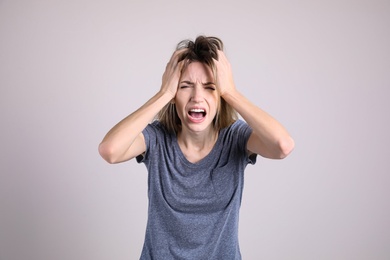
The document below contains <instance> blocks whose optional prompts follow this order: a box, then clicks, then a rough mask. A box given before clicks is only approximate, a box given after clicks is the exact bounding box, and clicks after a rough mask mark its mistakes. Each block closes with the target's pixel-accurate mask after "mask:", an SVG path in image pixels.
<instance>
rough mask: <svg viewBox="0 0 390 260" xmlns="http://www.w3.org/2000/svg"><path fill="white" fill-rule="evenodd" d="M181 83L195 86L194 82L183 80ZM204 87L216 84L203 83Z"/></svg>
mask: <svg viewBox="0 0 390 260" xmlns="http://www.w3.org/2000/svg"><path fill="white" fill-rule="evenodd" d="M181 83H185V84H188V85H195V84H194V82H191V81H188V80H183V81H181V82H180V84H181ZM202 85H204V86H207V85H215V83H214V82H206V83H202Z"/></svg>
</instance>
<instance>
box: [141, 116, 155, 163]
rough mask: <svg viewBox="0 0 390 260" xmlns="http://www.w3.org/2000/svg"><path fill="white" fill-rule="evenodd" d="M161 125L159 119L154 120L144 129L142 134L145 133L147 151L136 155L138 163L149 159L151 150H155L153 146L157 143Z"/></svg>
mask: <svg viewBox="0 0 390 260" xmlns="http://www.w3.org/2000/svg"><path fill="white" fill-rule="evenodd" d="M160 128H161V125H160V123H159V122H158V121H154V122H152V123H150V124H148V125H147V126H146V127H145V129H144V130H143V131H142V134H143V135H144V139H145V146H146V149H145V153H143V154H140V155H138V156H137V157H136V160H137V162H138V163H144V162H145V161H146V160H148V158H149V155H150V151H151V150H153V148H154V147H155V146H156V144H157V139H158V135H159V133H160Z"/></svg>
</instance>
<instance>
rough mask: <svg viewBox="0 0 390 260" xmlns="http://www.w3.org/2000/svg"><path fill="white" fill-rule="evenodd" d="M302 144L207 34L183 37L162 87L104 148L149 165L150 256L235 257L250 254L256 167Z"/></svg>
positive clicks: (146, 254) (115, 156) (112, 155)
mask: <svg viewBox="0 0 390 260" xmlns="http://www.w3.org/2000/svg"><path fill="white" fill-rule="evenodd" d="M237 112H238V113H239V114H240V115H241V116H242V118H243V119H244V120H245V121H244V120H240V119H237ZM154 119H156V120H154ZM153 120H154V121H153ZM293 147H294V141H293V140H292V138H291V137H290V135H289V134H288V132H287V131H286V130H285V128H284V127H283V126H282V125H281V124H280V123H278V122H277V121H276V120H275V119H274V118H272V117H271V116H270V115H268V114H267V113H266V112H264V111H263V110H261V109H260V108H258V107H257V106H255V105H254V104H252V103H251V102H250V101H249V100H248V99H246V98H245V97H244V96H243V95H242V94H241V93H240V92H239V91H238V90H237V89H236V87H235V84H234V81H233V76H232V71H231V67H230V64H229V62H228V60H227V58H226V56H225V54H224V53H223V43H222V41H221V40H220V39H218V38H216V37H205V36H199V37H197V38H196V40H195V41H194V42H193V41H190V40H185V41H182V42H180V43H179V44H178V46H177V50H176V51H175V52H174V54H173V55H172V57H171V59H170V61H169V62H168V64H167V66H166V69H165V72H164V74H163V77H162V85H161V89H160V90H159V91H158V92H157V94H155V95H154V96H153V97H152V98H151V99H150V100H149V101H148V102H146V103H145V104H144V105H143V106H142V107H141V108H139V109H138V110H137V111H135V112H134V113H132V114H130V115H129V116H128V117H126V118H125V119H123V120H122V121H121V122H119V123H118V124H117V125H115V126H114V127H113V128H112V129H111V130H110V131H109V132H108V133H107V135H106V136H105V137H104V139H103V141H102V142H101V144H100V145H99V152H100V154H101V156H102V157H103V158H104V159H105V160H106V161H108V162H109V163H119V162H124V161H127V160H130V159H132V158H135V157H136V159H137V161H138V162H143V163H145V165H146V167H147V169H148V174H149V175H148V196H149V211H148V223H147V228H146V235H145V242H144V247H143V250H142V254H141V259H197V260H199V259H224V260H228V259H241V254H240V249H239V244H238V215H239V208H240V203H241V195H242V189H243V176H244V175H243V174H244V169H245V167H246V165H247V164H248V163H250V164H255V162H256V155H261V156H263V157H266V158H273V159H281V158H284V157H286V156H287V155H288V154H289V153H290V152H291V151H292V149H293Z"/></svg>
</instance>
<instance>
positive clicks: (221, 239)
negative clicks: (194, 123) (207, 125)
mask: <svg viewBox="0 0 390 260" xmlns="http://www.w3.org/2000/svg"><path fill="white" fill-rule="evenodd" d="M251 132H252V130H251V128H250V127H249V126H248V125H247V124H246V123H245V122H244V121H242V120H237V121H236V122H235V123H233V124H232V125H231V126H229V127H227V128H224V129H222V130H221V131H220V133H219V136H218V140H217V142H216V144H215V145H214V147H213V149H212V150H211V152H210V153H209V154H208V155H207V156H206V157H204V158H203V159H202V160H201V161H199V162H197V163H191V162H189V161H188V160H187V159H186V158H185V156H184V154H183V153H182V151H181V150H180V147H179V145H178V143H177V139H176V135H174V134H170V133H168V132H167V131H166V130H165V128H164V127H163V126H162V125H161V124H160V123H159V122H158V121H154V122H153V123H151V124H149V125H148V126H147V127H146V128H145V129H144V131H143V135H144V137H145V142H146V152H145V155H144V156H138V157H137V161H138V162H139V163H141V162H143V163H145V165H146V167H147V169H148V197H149V210H148V222H147V227H146V234H145V242H144V246H143V250H142V254H141V258H140V259H141V260H151V259H153V260H156V259H157V260H159V259H163V260H170V259H188V260H190V259H191V260H206V259H207V260H209V259H212V260H217V259H221V260H237V259H241V254H240V248H239V244H238V217H239V209H240V205H241V196H242V190H243V184H244V169H245V167H246V166H247V164H248V163H251V164H255V162H256V155H255V154H253V155H252V156H250V157H249V156H248V153H247V149H246V144H247V141H248V138H249V136H250V134H251Z"/></svg>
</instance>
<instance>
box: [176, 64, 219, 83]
mask: <svg viewBox="0 0 390 260" xmlns="http://www.w3.org/2000/svg"><path fill="white" fill-rule="evenodd" d="M181 78H182V79H183V80H190V81H197V80H200V81H207V82H211V81H213V78H214V77H213V73H212V71H211V68H210V67H209V66H207V65H206V64H204V63H201V62H198V61H195V62H191V63H190V64H188V66H187V68H186V69H185V70H184V71H183V73H182V75H181Z"/></svg>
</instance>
